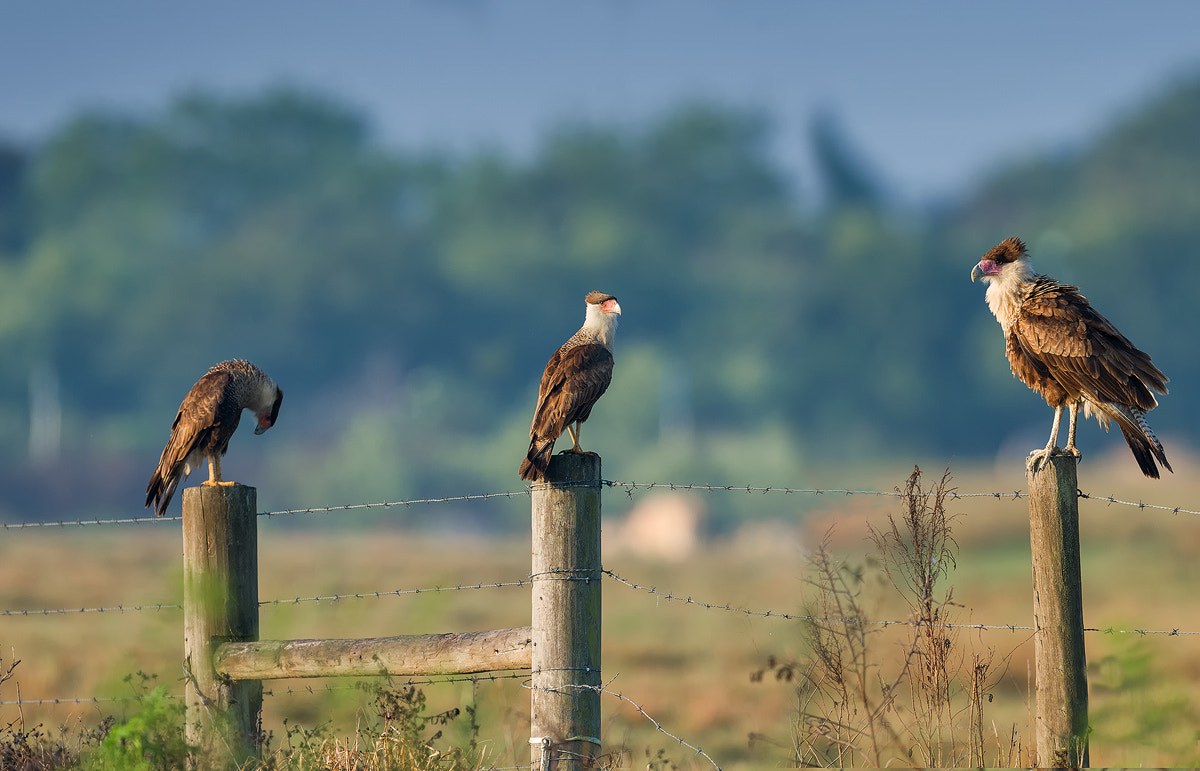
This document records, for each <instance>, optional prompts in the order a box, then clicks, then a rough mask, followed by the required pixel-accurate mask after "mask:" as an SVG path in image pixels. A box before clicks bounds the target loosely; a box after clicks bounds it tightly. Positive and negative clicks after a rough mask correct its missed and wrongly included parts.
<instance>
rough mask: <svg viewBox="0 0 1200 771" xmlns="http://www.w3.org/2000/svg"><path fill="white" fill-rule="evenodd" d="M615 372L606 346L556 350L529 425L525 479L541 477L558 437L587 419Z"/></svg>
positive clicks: (523, 475)
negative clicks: (575, 423)
mask: <svg viewBox="0 0 1200 771" xmlns="http://www.w3.org/2000/svg"><path fill="white" fill-rule="evenodd" d="M612 372H613V356H612V352H611V351H609V350H608V349H607V348H605V347H604V346H603V345H599V344H584V345H576V346H573V347H570V348H560V349H559V350H557V351H555V352H554V355H553V356H551V357H550V361H549V362H547V363H546V369H545V371H544V372H543V373H542V382H541V384H540V385H539V386H538V401H537V407H536V408H535V409H534V413H533V422H532V423H531V424H530V427H529V451H528V453H526V456H525V460H524V461H522V463H521V468H520V474H521V478H522V479H526V480H530V481H535V480H537V479H540V478H541V476H542V475H543V474H544V473H545V471H546V467H547V466H548V465H549V462H550V455H551V454H552V453H553V452H554V442H555V440H557V439H558V437H560V436H562V432H563V431H565V430H566V429H567V426H569V425H571V424H572V423H574V422H576V421H585V420H587V419H588V417H589V416H590V415H591V414H592V407H593V406H594V405H595V404H596V401H597V400H599V398H600V397H601V396H602V395H603V394H604V392H605V390H607V389H608V385H609V383H611V382H612Z"/></svg>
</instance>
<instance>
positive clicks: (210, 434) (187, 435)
mask: <svg viewBox="0 0 1200 771" xmlns="http://www.w3.org/2000/svg"><path fill="white" fill-rule="evenodd" d="M282 401H283V391H282V390H280V388H279V386H277V385H275V382H274V381H273V380H271V378H269V377H268V376H267V373H265V372H263V371H262V370H261V369H259V368H258V367H256V366H254V365H253V364H251V363H250V362H248V361H242V360H240V359H237V360H234V361H223V362H221V363H220V364H217V365H214V366H213V368H212V369H210V370H209V371H208V372H207V373H206V374H205V375H204V377H202V378H200V379H199V380H197V381H196V385H194V386H192V390H190V391H188V395H187V396H186V397H184V399H183V403H182V404H180V405H179V412H178V413H177V414H176V415H175V422H174V423H172V424H171V438H170V440H168V441H167V446H166V447H165V448H164V449H163V451H162V457H161V458H160V459H159V461H158V468H157V469H155V471H154V476H152V477H150V483H149V484H148V485H146V506H147V507H149V506H150V505H151V504H153V505H154V508H155V510H156V511H157V512H158V516H160V517H161V516H162V515H163V513H164V512H166V510H167V506H169V505H170V503H171V496H172V495H174V494H175V488H176V487H178V486H179V482H180V481H181V480H183V479H184V478H185V477H187V475H188V474H190V473H192V472H193V471H194V470H196V469H197V468H199V467H200V463H201V462H202V461H203V460H204V459H205V458H208V481H206V482H204V484H206V485H232V484H235V483H234V482H224V481H222V480H221V456H222V455H224V454H225V451H226V450H228V449H229V440H230V438H231V437H232V436H233V432H234V431H236V430H237V427H238V421H239V420H241V418H242V410H243V409H248V410H253V411H254V414H255V416H256V417H257V418H258V425H257V426H256V427H255V429H254V433H256V434H261V433H263V432H264V431H266V430H267V429H268V428H270V427H271V426H273V425H275V419H276V418H277V417H279V404H280V402H282Z"/></svg>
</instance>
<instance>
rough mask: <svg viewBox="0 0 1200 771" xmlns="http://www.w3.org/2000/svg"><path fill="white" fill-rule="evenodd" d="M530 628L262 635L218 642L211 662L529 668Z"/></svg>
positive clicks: (269, 666) (237, 671) (234, 673)
mask: <svg viewBox="0 0 1200 771" xmlns="http://www.w3.org/2000/svg"><path fill="white" fill-rule="evenodd" d="M532 651H533V630H532V629H531V628H530V627H527V626H526V627H519V628H516V629H498V630H491V631H487V632H460V633H454V634H422V635H404V636H400V637H375V638H368V639H364V640H260V641H257V642H227V643H221V644H219V645H217V646H216V650H215V651H214V654H213V665H214V668H215V669H216V671H217V673H218V674H220V675H223V676H225V677H228V678H230V679H231V680H271V679H277V678H281V677H334V676H351V677H364V676H370V675H396V676H409V675H460V674H470V673H473V672H493V671H503V670H509V669H529V668H530V667H531V665H532V662H533V656H532Z"/></svg>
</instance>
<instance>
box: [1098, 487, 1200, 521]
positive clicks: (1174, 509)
mask: <svg viewBox="0 0 1200 771" xmlns="http://www.w3.org/2000/svg"><path fill="white" fill-rule="evenodd" d="M1079 497H1080V498H1082V499H1085V500H1092V501H1105V502H1106V503H1118V504H1120V505H1122V506H1135V507H1137V508H1139V509H1158V510H1161V511H1169V512H1171V513H1172V514H1175V515H1179V514H1200V511H1193V510H1191V509H1185V508H1183V507H1182V506H1160V505H1157V504H1153V503H1141V502H1138V503H1134V502H1133V501H1122V500H1120V499H1119V498H1114V497H1113V496H1111V495H1103V496H1102V495H1088V494H1087V493H1085V492H1083V491H1082V490H1080V491H1079Z"/></svg>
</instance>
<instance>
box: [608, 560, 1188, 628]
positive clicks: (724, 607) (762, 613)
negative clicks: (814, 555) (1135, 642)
mask: <svg viewBox="0 0 1200 771" xmlns="http://www.w3.org/2000/svg"><path fill="white" fill-rule="evenodd" d="M602 572H603V573H604V574H605V575H606V576H608V577H609V578H611V579H612V580H614V581H616V582H617V583H619V584H623V585H624V586H627V587H629V588H630V589H636V590H638V591H642V592H646V593H647V594H652V595H654V596H656V597H662V598H663V599H666V600H669V601H674V602H681V603H683V604H685V605H693V606H697V607H701V608H704V609H706V610H721V611H725V612H727V613H736V614H740V615H745V616H758V617H761V618H777V619H780V620H784V621H824V622H837V623H855V624H861V625H863V626H868V625H869V626H882V627H883V628H885V629H886V628H887V627H889V626H911V625H912V624H914V623H915V622H913V621H900V620H886V621H878V620H872V619H864V618H858V617H831V616H812V615H805V614H800V613H784V612H780V611H777V610H752V609H750V608H741V607H737V606H735V605H732V604H730V603H725V604H720V603H715V602H704V601H702V600H697V599H695V598H694V597H692V596H690V595H689V596H684V595H681V594H675V593H673V592H662V591H659V590H658V588H657V587H654V586H645V585H642V584H637V583H634V582H633V581H630V580H628V579H626V578H622V577H621V576H619V575H617V574H616V573H614V572H613V571H611V570H608V569H607V568H604V569H603V570H602ZM938 626H939V627H944V628H947V629H976V630H981V631H1009V632H1019V631H1028V632H1036V631H1037V627H1034V626H1023V625H1019V624H938ZM1083 631H1085V632H1103V633H1104V634H1136V635H1143V636H1144V635H1166V636H1168V637H1180V636H1184V635H1200V632H1188V631H1183V630H1182V629H1116V628H1114V627H1084V629H1083Z"/></svg>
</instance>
